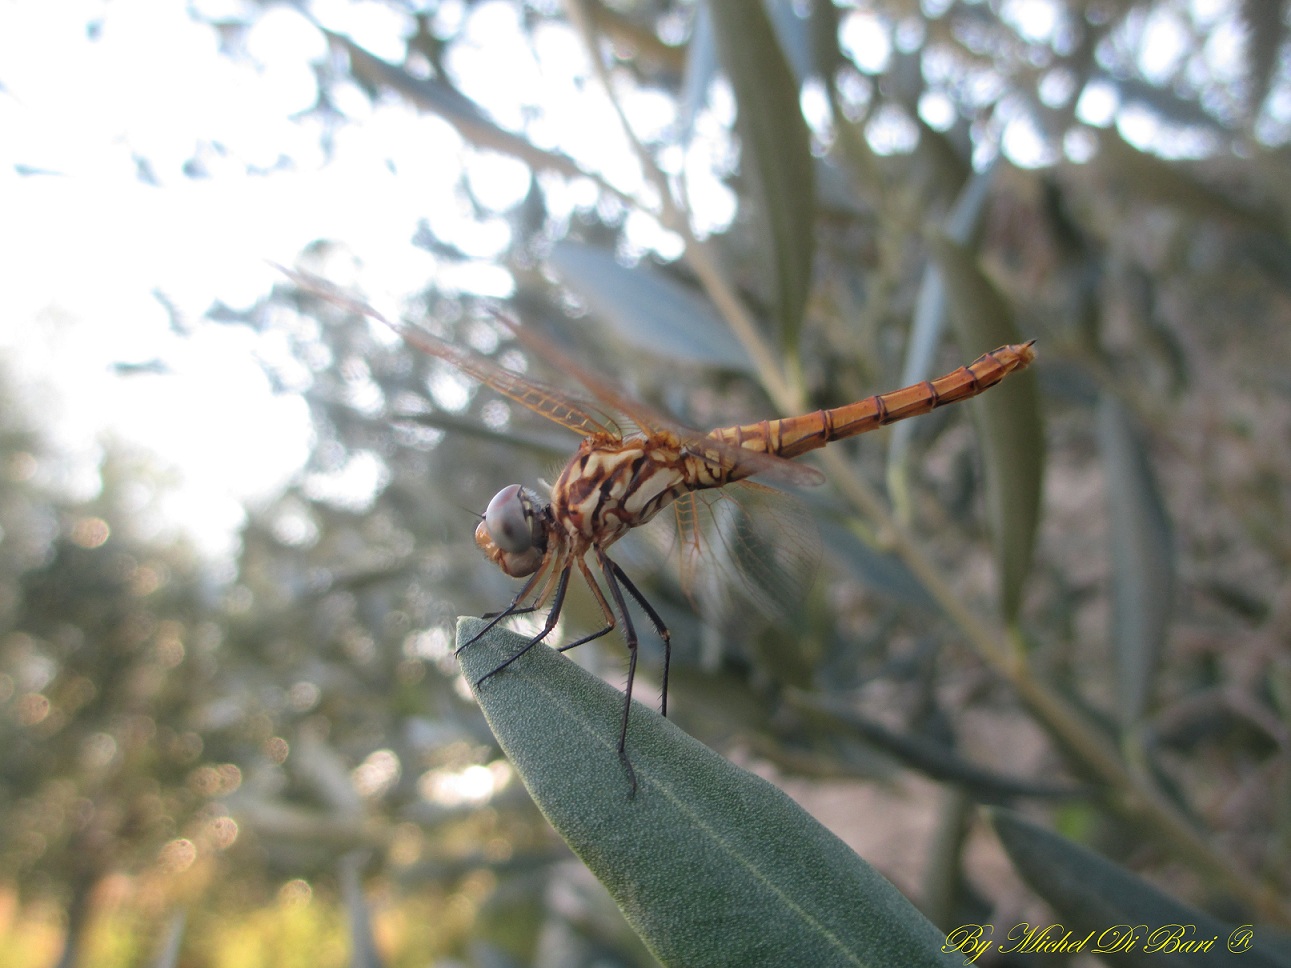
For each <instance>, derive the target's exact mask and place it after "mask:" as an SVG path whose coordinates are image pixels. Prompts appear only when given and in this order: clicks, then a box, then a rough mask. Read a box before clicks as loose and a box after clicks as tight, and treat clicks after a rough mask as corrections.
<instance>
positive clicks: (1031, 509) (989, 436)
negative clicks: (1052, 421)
mask: <svg viewBox="0 0 1291 968" xmlns="http://www.w3.org/2000/svg"><path fill="white" fill-rule="evenodd" d="M929 245H930V247H931V249H932V253H933V256H934V258H936V260H937V264H938V265H939V266H940V268H941V271H942V274H943V276H944V278H945V285H946V293H947V296H948V298H949V302H950V318H951V322H952V323H953V324H954V326H955V331H956V334H957V335H958V337H959V343H960V345H961V346H962V347H964V351H965V352H966V353H968V352H981V351H983V350H989V349H994V348H995V347H996V346H999V345H1001V344H1004V343H1016V342H1018V341H1019V340H1020V339H1021V337H1020V336H1019V335H1018V331H1017V327H1016V326H1014V324H1013V313H1012V311H1011V310H1010V308H1009V305H1008V303H1007V302H1006V301H1005V299H1004V297H1003V296H1002V295H1001V294H1000V292H999V290H998V289H996V288H995V286H994V284H993V283H992V282H991V281H990V280H989V279H988V278H987V277H986V275H985V274H984V273H983V272H982V270H981V267H980V266H978V264H977V260H976V259H974V258H973V257H972V256H971V255H970V254H969V252H968V251H967V250H966V249H964V248H963V247H962V246H961V245H958V244H957V243H955V242H953V241H951V240H950V239H948V238H946V237H945V236H933V237H931V238H930V239H929ZM970 347H972V348H973V349H971V350H970V349H969V348H970ZM969 406H970V407H972V409H973V418H974V420H975V422H976V423H977V429H978V438H979V439H980V440H981V444H982V460H983V464H984V466H985V471H986V499H987V502H988V506H989V510H990V521H991V527H992V532H993V535H994V538H995V551H996V557H997V560H998V563H999V569H1000V611H1001V614H1002V615H1003V617H1004V619H1005V620H1006V621H1012V620H1013V619H1014V618H1016V617H1017V614H1018V609H1019V608H1020V607H1021V604H1022V587H1023V584H1024V582H1025V581H1026V577H1027V573H1028V571H1030V568H1031V553H1032V550H1033V549H1034V546H1035V534H1036V529H1037V527H1038V526H1039V522H1040V491H1041V487H1042V485H1043V481H1044V427H1043V425H1042V423H1041V418H1040V391H1039V388H1038V387H1037V385H1036V378H1035V373H1034V372H1033V371H1032V372H1026V373H1021V374H1017V375H1016V376H1013V377H1011V378H1010V379H1009V380H1008V381H1007V382H1006V383H1003V384H1001V385H1000V386H998V387H995V388H993V389H992V390H991V391H990V392H989V393H984V394H982V396H980V397H978V398H977V399H976V400H973V401H972V402H971V403H970V404H969Z"/></svg>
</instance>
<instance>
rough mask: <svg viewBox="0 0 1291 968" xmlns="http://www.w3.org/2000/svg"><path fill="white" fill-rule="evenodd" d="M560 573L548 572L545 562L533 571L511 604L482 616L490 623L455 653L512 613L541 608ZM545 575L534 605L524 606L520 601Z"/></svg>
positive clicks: (516, 613)
mask: <svg viewBox="0 0 1291 968" xmlns="http://www.w3.org/2000/svg"><path fill="white" fill-rule="evenodd" d="M558 574H559V572H550V573H548V572H547V565H546V563H545V562H544V564H543V565H542V567H540V568H539V569H538V570H537V571H535V572H534V573H533V577H531V578H530V579H529V580H528V581H527V582H525V583H524V587H523V588H521V589H520V591H519V592H517V593H516V597H515V598H513V599H511V604H510V605H508V606H507V607H506V608H504V609H502V611H500V612H489V613H487V614H485V615H481V616H480V617H481V618H484V619H488V623H487V624H486V625H485V626H484V628H482V629H480V630H479V631H478V632H476V633H475V634H474V635H472V636H471V637H470V638H469V639H467V640H466V641H465V642H463V643H462V644H461V645H459V646H458V647H457V649H456V650H454V652H453V655H457V654H458V653H460V652H461V651H462V649H464V648H466V647H467V646H468V645H474V644H475V642H476V641H477V640H478V639H481V638H483V637H484V635H485V634H486V633H487V632H488V631H489V630H490V629H492V628H493V626H495V625H497V624H498V623H499V622H501V621H502V620H503V619H505V618H510V617H511V616H512V615H528V614H529V613H530V612H534V611H537V610H538V609H539V608H541V607H542V603H543V602H545V601H546V600H547V596H548V595H549V594H550V593H551V579H552V578H554V577H556V575H558ZM544 576H545V577H546V579H547V586H546V587H545V588H543V590H542V591H541V592H540V593H539V594H538V596H537V598H536V599H535V600H534V603H533V604H532V605H524V606H522V605H521V604H520V603H521V602H523V601H524V600H525V599H526V598H528V597H529V596H530V595H532V594H533V590H534V589H535V588H537V587H538V584H539V582H541V581H542V580H543V578H544ZM566 580H567V581H568V578H566ZM544 634H545V633H544Z"/></svg>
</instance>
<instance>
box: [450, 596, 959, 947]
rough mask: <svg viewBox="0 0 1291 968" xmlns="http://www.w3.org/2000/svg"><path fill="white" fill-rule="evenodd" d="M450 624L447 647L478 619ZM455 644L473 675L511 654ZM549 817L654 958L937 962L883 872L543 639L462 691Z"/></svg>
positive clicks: (518, 641) (495, 638)
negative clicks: (622, 752)
mask: <svg viewBox="0 0 1291 968" xmlns="http://www.w3.org/2000/svg"><path fill="white" fill-rule="evenodd" d="M481 627H482V626H481V623H480V622H479V621H478V620H473V619H463V620H462V622H461V623H460V624H459V626H458V641H459V643H462V642H466V641H468V640H469V639H470V637H471V636H472V635H474V634H475V633H476V632H477V631H478V630H479V629H480V628H481ZM524 644H525V639H523V638H521V637H520V636H517V635H515V634H514V633H511V632H508V631H498V630H493V631H491V632H490V633H489V634H488V635H486V636H484V637H483V638H482V639H480V640H479V641H478V642H475V643H474V644H472V645H470V646H469V647H468V648H465V649H463V650H462V652H461V656H460V658H461V663H462V670H463V672H464V673H465V675H466V677H467V678H468V680H470V681H471V682H472V683H475V682H476V681H477V680H478V679H479V678H480V677H481V676H483V675H485V674H487V673H488V672H490V671H491V670H493V669H494V668H496V667H497V666H498V665H499V664H500V663H501V662H503V661H504V660H505V659H507V658H508V657H510V656H511V655H514V654H515V653H516V652H517V651H518V650H520V649H521V648H523V647H524ZM473 688H474V691H475V695H476V698H477V699H478V700H479V702H480V705H481V707H482V708H483V710H484V714H485V716H486V717H487V718H488V721H489V725H490V726H491V727H492V729H493V732H494V734H495V735H496V736H497V738H498V742H499V743H501V745H502V748H503V750H504V751H505V752H506V754H507V756H509V757H510V758H511V761H512V763H514V764H515V767H516V770H517V771H518V772H519V774H520V777H521V779H522V780H523V781H524V783H525V786H526V787H527V788H528V789H529V793H530V794H531V795H532V796H533V799H534V801H535V802H536V803H537V804H538V807H539V809H541V810H542V812H543V814H544V815H545V816H546V818H547V820H548V821H549V822H550V823H551V825H552V826H553V827H554V828H555V829H556V831H557V832H558V833H559V834H560V835H561V836H562V837H563V838H564V839H565V841H566V843H568V844H569V846H570V847H571V848H572V849H573V851H574V852H575V853H576V854H577V855H578V856H579V857H580V858H581V859H582V860H583V862H584V863H585V864H586V865H587V866H588V868H589V869H590V870H591V871H592V873H593V874H595V875H596V877H597V878H599V879H600V881H601V883H603V884H604V885H605V887H606V888H607V889H608V890H609V892H610V894H611V896H613V897H614V899H615V901H616V902H617V903H618V905H619V907H620V908H621V909H622V910H623V913H624V915H625V916H626V917H627V919H628V921H629V923H630V924H631V925H632V926H633V928H634V929H635V930H636V931H637V933H638V934H640V935H641V938H642V940H643V941H644V942H645V943H646V945H647V946H648V947H649V948H650V950H651V952H652V953H653V954H654V955H655V957H656V958H658V959H659V960H660V961H661V962H662V963H663V964H665V965H675V966H696V965H704V966H712V968H717V966H722V965H731V966H739V968H750V966H757V965H765V966H775V968H781V966H784V965H788V964H820V965H875V966H878V965H950V964H958V961H952V960H950V959H949V958H948V957H947V956H946V955H943V954H942V953H941V946H942V944H943V943H944V940H945V939H944V937H943V936H942V935H941V934H940V932H938V931H937V929H936V928H935V927H933V925H932V924H931V923H930V922H929V921H928V920H927V919H926V918H924V917H923V915H921V914H920V913H919V912H918V911H917V910H916V909H915V908H914V907H913V906H912V905H911V904H910V902H909V901H907V900H906V899H905V898H904V897H903V896H902V895H901V893H900V892H899V891H898V890H897V889H896V888H895V887H893V886H892V885H891V884H890V883H889V882H888V881H887V880H885V879H884V878H883V877H882V875H880V874H879V873H878V872H877V871H875V870H874V869H873V868H872V867H870V866H869V865H868V864H866V863H865V862H864V861H863V860H861V858H859V857H857V856H856V854H855V853H853V852H852V850H851V849H850V848H848V847H847V845H846V844H844V843H843V842H842V841H840V840H839V839H838V838H837V837H835V836H834V835H833V834H831V833H830V832H829V831H828V830H826V829H825V828H824V827H822V826H821V825H820V824H819V823H817V822H816V821H815V820H814V819H813V818H812V817H811V816H810V815H808V814H807V813H806V811H804V810H803V809H802V808H801V807H799V806H798V805H797V804H796V803H794V802H793V801H792V800H791V799H789V797H787V796H786V795H785V794H784V793H782V792H781V791H780V790H778V789H776V788H775V787H774V786H772V785H771V784H770V783H768V782H766V781H765V780H763V779H761V778H760V777H756V776H753V775H752V774H750V773H747V772H746V771H744V770H741V769H739V768H738V767H736V766H733V765H732V764H730V763H728V762H727V761H726V760H725V759H723V758H722V757H721V756H719V755H718V754H716V753H714V752H713V751H712V750H710V749H708V748H707V747H705V746H703V745H702V744H700V743H698V742H697V741H695V740H694V739H692V738H690V737H689V736H687V735H686V734H685V733H683V732H682V731H681V730H680V729H678V728H677V727H676V726H674V725H673V724H672V723H670V722H668V721H667V720H666V719H664V718H662V717H661V716H659V715H658V714H656V713H654V712H652V711H651V710H649V709H647V708H646V707H644V706H642V705H641V704H640V703H633V706H632V715H631V723H630V726H629V730H628V742H627V749H628V755H629V756H630V757H631V761H632V766H633V769H634V770H635V772H636V777H637V783H638V785H637V790H636V793H635V795H630V789H631V788H630V785H629V780H628V776H627V773H626V771H625V769H624V766H623V764H622V762H621V761H620V760H619V756H618V752H617V746H618V736H619V724H620V722H621V719H622V715H623V694H622V693H620V692H619V691H618V690H616V689H615V688H613V687H612V686H610V685H609V684H607V683H606V682H604V681H602V680H601V679H598V678H596V677H595V676H593V675H591V674H590V673H588V672H587V671H585V670H583V669H582V668H580V667H579V666H577V665H575V664H574V663H573V662H570V661H569V660H567V659H566V658H564V657H563V656H560V655H559V654H557V653H556V652H553V651H552V650H551V649H548V648H547V647H546V646H541V645H540V646H536V647H535V648H533V649H532V650H530V651H529V652H528V653H527V654H526V655H525V656H524V657H523V658H521V659H519V660H517V661H516V662H515V663H513V664H512V665H510V666H508V667H507V668H506V669H505V670H504V671H502V672H500V673H498V674H497V675H494V676H492V677H490V678H489V679H487V680H485V681H484V682H483V684H482V685H475V686H474V687H473Z"/></svg>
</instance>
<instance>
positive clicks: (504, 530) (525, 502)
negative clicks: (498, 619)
mask: <svg viewBox="0 0 1291 968" xmlns="http://www.w3.org/2000/svg"><path fill="white" fill-rule="evenodd" d="M550 519H551V514H550V511H549V509H548V506H547V505H546V504H544V503H542V501H541V499H540V498H539V497H538V495H537V494H535V493H534V492H533V491H531V490H530V489H529V488H527V487H521V486H520V485H519V484H510V485H508V486H507V487H504V488H502V490H500V491H498V493H497V494H495V495H493V500H491V501H489V506H488V507H487V508H485V510H484V518H483V520H481V521H480V523H479V524H478V525H477V526H476V528H475V543H476V544H477V545H479V546H480V550H481V551H483V552H484V554H485V555H486V556H487V557H488V559H489V560H490V561H492V562H493V563H494V564H496V565H497V566H498V567H499V568H501V569H502V570H503V571H504V572H506V573H507V574H508V575H510V576H511V577H512V578H523V577H525V576H526V575H532V574H533V573H534V572H535V571H537V570H538V568H539V566H541V565H542V561H543V557H544V556H545V555H546V553H547V535H548V532H549V529H550Z"/></svg>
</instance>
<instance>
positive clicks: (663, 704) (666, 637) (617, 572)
mask: <svg viewBox="0 0 1291 968" xmlns="http://www.w3.org/2000/svg"><path fill="white" fill-rule="evenodd" d="M605 562H606V564H608V565H609V566H610V567H611V568H612V569H614V577H615V578H617V579H618V580H619V582H620V583H621V584H622V585H623V587H624V588H626V589H627V590H628V594H629V595H631V596H632V597H633V598H635V599H636V602H637V604H638V605H640V606H641V610H642V611H643V612H645V613H646V615H647V616H648V617H649V619H650V621H651V623H653V625H654V630H655V631H656V632H658V633H659V638H661V639H663V688H662V689H661V690H660V693H661V696H660V702H659V712H660V713H662V714H663V715H664V716H667V715H668V665H669V663H670V662H671V661H672V632H671V631H669V629H668V626H667V625H665V624H664V621H663V619H662V618H660V617H659V613H658V612H656V611H655V610H654V606H653V605H651V604H650V603H649V602H648V601H646V597H645V596H644V595H642V594H641V590H640V589H639V588H637V586H636V585H634V584H632V579H631V578H629V577H628V576H627V574H626V573H625V572H624V571H623V569H622V568H620V567H619V563H618V562H617V561H614V560H613V559H612V558H606V559H605Z"/></svg>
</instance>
